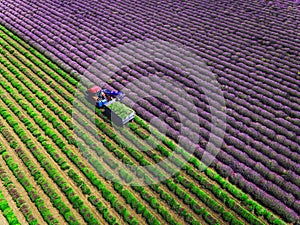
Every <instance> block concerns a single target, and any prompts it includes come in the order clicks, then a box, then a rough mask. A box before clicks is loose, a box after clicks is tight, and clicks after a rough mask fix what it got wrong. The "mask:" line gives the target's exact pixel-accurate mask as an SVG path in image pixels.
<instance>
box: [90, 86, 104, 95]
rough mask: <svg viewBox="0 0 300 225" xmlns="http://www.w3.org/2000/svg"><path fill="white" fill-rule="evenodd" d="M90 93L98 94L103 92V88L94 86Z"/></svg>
mask: <svg viewBox="0 0 300 225" xmlns="http://www.w3.org/2000/svg"><path fill="white" fill-rule="evenodd" d="M88 91H89V93H91V94H96V93H97V92H99V91H101V87H99V86H94V87H91V88H89V89H88Z"/></svg>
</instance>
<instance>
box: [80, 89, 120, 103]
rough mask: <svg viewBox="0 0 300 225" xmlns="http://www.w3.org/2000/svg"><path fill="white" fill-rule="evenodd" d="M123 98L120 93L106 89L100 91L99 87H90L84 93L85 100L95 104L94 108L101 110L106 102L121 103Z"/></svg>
mask: <svg viewBox="0 0 300 225" xmlns="http://www.w3.org/2000/svg"><path fill="white" fill-rule="evenodd" d="M124 97H125V94H123V93H122V92H120V91H111V90H108V89H102V88H101V87H99V86H94V87H91V88H89V89H88V90H87V92H86V98H87V99H88V100H89V101H90V102H93V103H95V105H96V107H98V108H102V107H103V106H104V105H106V104H107V103H108V102H111V101H121V100H122V99H123V98H124Z"/></svg>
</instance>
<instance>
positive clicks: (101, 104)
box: [96, 99, 107, 108]
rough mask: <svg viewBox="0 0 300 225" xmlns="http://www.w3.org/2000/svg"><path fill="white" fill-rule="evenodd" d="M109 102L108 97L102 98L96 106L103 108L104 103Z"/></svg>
mask: <svg viewBox="0 0 300 225" xmlns="http://www.w3.org/2000/svg"><path fill="white" fill-rule="evenodd" d="M106 104H107V100H106V99H102V100H101V101H97V102H96V106H97V107H98V108H102V107H103V106H104V105H106Z"/></svg>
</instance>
